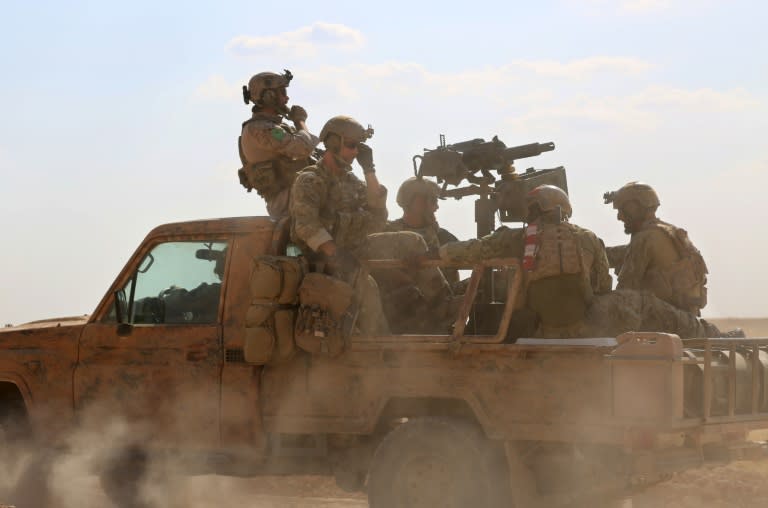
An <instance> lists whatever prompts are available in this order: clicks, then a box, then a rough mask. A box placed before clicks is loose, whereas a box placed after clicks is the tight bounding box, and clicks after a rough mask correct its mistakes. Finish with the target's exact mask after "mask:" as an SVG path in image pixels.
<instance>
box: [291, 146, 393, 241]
mask: <svg viewBox="0 0 768 508" xmlns="http://www.w3.org/2000/svg"><path fill="white" fill-rule="evenodd" d="M382 188H383V187H382ZM291 192H292V197H291V204H290V214H291V219H292V221H291V240H292V241H293V242H294V243H296V244H297V245H298V246H299V247H300V248H302V250H304V251H305V252H306V251H307V248H309V249H310V250H311V251H317V249H318V247H319V246H320V245H322V244H324V243H325V242H327V241H330V240H333V241H334V242H335V243H336V245H337V246H338V247H341V248H343V249H347V250H350V251H353V252H357V253H359V252H360V250H361V249H362V248H364V247H365V245H366V244H367V236H368V235H369V234H372V233H378V232H381V231H382V230H383V229H384V225H385V224H386V220H387V208H386V192H385V193H384V194H383V195H381V196H378V197H376V198H371V197H370V196H368V192H367V188H366V185H365V183H364V182H362V181H361V180H360V179H358V178H357V177H356V176H355V175H354V174H353V173H352V172H351V171H346V172H344V173H342V174H341V175H334V174H331V172H330V170H328V169H327V168H326V167H325V166H324V165H323V162H322V161H320V162H318V163H317V164H316V165H314V166H309V167H307V168H305V169H304V170H303V171H302V172H301V173H299V175H298V177H297V178H296V181H295V182H294V184H293V188H292V191H291Z"/></svg>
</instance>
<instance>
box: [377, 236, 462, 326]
mask: <svg viewBox="0 0 768 508" xmlns="http://www.w3.org/2000/svg"><path fill="white" fill-rule="evenodd" d="M366 250H367V252H366V257H367V258H368V259H408V258H410V257H414V256H419V255H422V254H425V253H426V252H427V244H426V242H425V241H424V238H423V237H422V236H421V235H419V234H418V233H415V232H413V231H397V232H389V233H375V234H372V235H368V245H367V249H366ZM372 275H373V277H374V278H375V279H376V281H377V282H378V284H379V287H380V288H381V289H382V293H383V295H384V301H385V302H384V309H385V310H387V316H388V317H389V318H390V324H392V325H393V331H394V332H395V333H400V332H403V331H410V332H414V333H422V332H425V331H432V330H441V331H444V330H445V329H446V327H447V326H448V325H449V324H450V323H451V322H452V318H453V316H452V309H453V308H454V307H455V305H453V300H452V296H453V294H452V292H451V287H450V284H448V281H447V280H446V278H445V276H444V275H443V272H442V271H441V270H440V269H439V268H437V267H430V268H423V269H413V270H410V269H393V268H392V269H384V270H374V271H373V272H372ZM411 303H412V304H411Z"/></svg>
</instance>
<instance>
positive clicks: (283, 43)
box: [229, 21, 365, 58]
mask: <svg viewBox="0 0 768 508" xmlns="http://www.w3.org/2000/svg"><path fill="white" fill-rule="evenodd" d="M364 44H365V38H364V37H363V34H362V32H360V31H359V30H355V29H354V28H350V27H348V26H345V25H341V24H334V23H325V22H322V21H316V22H315V23H313V24H311V25H309V26H304V27H301V28H299V29H297V30H293V31H291V32H283V33H280V34H277V35H261V36H248V35H241V36H238V37H235V38H234V39H232V40H231V41H230V42H229V49H230V50H232V51H234V52H235V53H237V54H241V55H260V54H264V53H269V54H271V55H274V54H280V55H285V56H293V57H298V58H307V57H311V56H314V55H316V54H317V53H318V50H319V49H321V48H322V49H328V48H332V49H338V50H342V51H352V50H356V49H360V48H362V47H363V45H364Z"/></svg>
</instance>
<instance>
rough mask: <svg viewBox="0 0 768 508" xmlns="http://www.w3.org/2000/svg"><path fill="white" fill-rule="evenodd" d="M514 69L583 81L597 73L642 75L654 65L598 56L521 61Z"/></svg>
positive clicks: (636, 60) (642, 61) (516, 63)
mask: <svg viewBox="0 0 768 508" xmlns="http://www.w3.org/2000/svg"><path fill="white" fill-rule="evenodd" d="M513 66H514V67H518V68H521V69H522V70H529V71H533V72H534V73H536V74H538V75H541V76H551V77H556V78H567V79H582V78H587V77H590V76H593V75H595V74H597V73H615V74H621V75H623V74H641V73H643V72H646V71H648V70H650V69H651V68H652V67H653V65H652V64H651V63H650V62H647V61H645V60H640V59H637V58H628V57H610V56H596V57H591V58H582V59H579V60H571V61H570V62H558V61H554V60H532V61H529V60H520V61H516V62H514V63H513Z"/></svg>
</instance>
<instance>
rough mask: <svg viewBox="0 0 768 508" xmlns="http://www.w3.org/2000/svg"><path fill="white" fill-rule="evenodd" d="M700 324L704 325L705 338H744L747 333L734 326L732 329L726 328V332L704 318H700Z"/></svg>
mask: <svg viewBox="0 0 768 508" xmlns="http://www.w3.org/2000/svg"><path fill="white" fill-rule="evenodd" d="M699 321H701V324H702V326H703V327H704V330H705V332H706V336H707V338H710V339H744V338H746V337H747V334H746V333H744V330H742V329H741V328H734V329H733V330H728V331H727V332H722V331H720V329H719V328H718V327H717V326H715V325H713V324H712V323H710V322H709V321H706V320H704V319H700V320H699Z"/></svg>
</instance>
